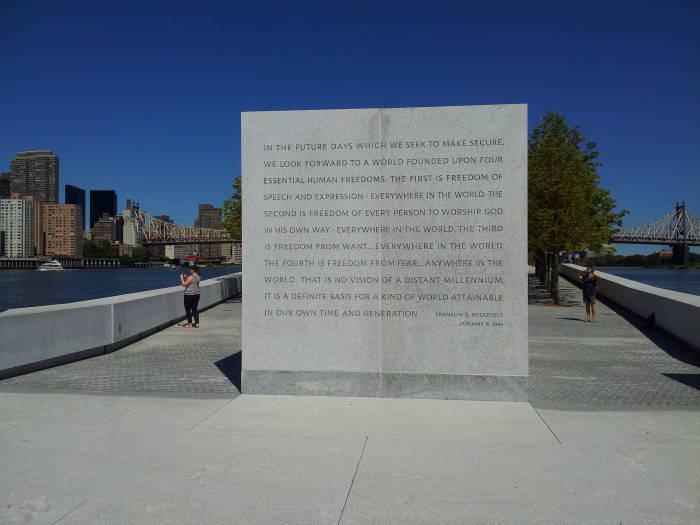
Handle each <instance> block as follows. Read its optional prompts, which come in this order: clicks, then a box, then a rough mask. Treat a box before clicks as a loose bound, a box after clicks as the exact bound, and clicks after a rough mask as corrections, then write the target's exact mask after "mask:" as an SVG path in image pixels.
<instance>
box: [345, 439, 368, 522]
mask: <svg viewBox="0 0 700 525" xmlns="http://www.w3.org/2000/svg"><path fill="white" fill-rule="evenodd" d="M367 440H369V436H365V443H364V445H362V452H360V459H358V460H357V465H355V473H354V474H353V475H352V480H351V481H350V486H349V487H348V493H347V494H346V495H345V502H344V503H343V508H342V509H340V516H338V525H340V521H341V520H342V519H343V513H344V512H345V506H346V505H347V504H348V499H350V492H352V486H353V485H354V484H355V478H356V477H357V471H358V470H360V463H362V458H363V456H364V455H365V448H367Z"/></svg>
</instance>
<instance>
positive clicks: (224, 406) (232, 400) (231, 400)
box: [188, 397, 238, 432]
mask: <svg viewBox="0 0 700 525" xmlns="http://www.w3.org/2000/svg"><path fill="white" fill-rule="evenodd" d="M236 399H238V398H237V397H234V398H233V399H229V400H228V401H227V402H226V403H224V404H223V405H222V406H220V407H219V408H217V409H216V410H214V412H212V413H211V414H209V415H208V416H207V417H205V418H204V419H202V420H201V421H200V422H199V423H197V424H196V425H195V426H193V427H192V428H191V429H189V430H188V432H192V431H193V430H194V429H195V428H197V427H198V426H199V425H201V424H202V423H204V422H205V421H206V420H207V419H209V418H210V417H211V416H213V415H214V414H216V413H217V412H219V410H223V409H224V408H226V407H227V406H229V405H230V404H231V403H232V402H234V401H235V400H236Z"/></svg>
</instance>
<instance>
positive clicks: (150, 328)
mask: <svg viewBox="0 0 700 525" xmlns="http://www.w3.org/2000/svg"><path fill="white" fill-rule="evenodd" d="M241 280H242V274H241V273H240V272H239V273H234V274H229V275H224V276H221V277H216V278H214V279H207V280H205V281H202V282H201V283H200V290H201V292H200V293H201V298H200V302H199V309H200V310H204V309H206V308H209V307H211V306H214V305H216V304H218V303H220V302H221V301H224V300H226V299H229V298H231V297H234V296H236V295H238V294H240V291H241ZM182 295H183V291H182V287H180V286H171V287H168V288H160V289H157V290H148V291H145V292H137V293H130V294H124V295H116V296H113V297H104V298H102V299H92V300H89V301H79V302H75V303H67V304H56V305H49V306H33V307H29V308H16V309H12V310H6V311H5V312H2V313H0V334H2V335H1V336H0V378H4V377H10V376H13V375H18V374H23V373H27V372H31V371H35V370H40V369H42V368H47V367H50V366H55V365H57V364H62V363H66V362H70V361H74V360H76V359H82V358H85V357H90V356H93V355H98V354H103V353H107V352H111V351H114V350H117V349H118V348H121V347H123V346H126V345H127V344H129V343H131V342H133V341H136V340H138V339H141V338H143V337H146V336H147V335H150V334H152V333H154V332H157V331H158V330H161V329H163V328H165V327H167V326H170V325H172V324H174V323H176V322H179V321H181V320H182V319H184V308H183V304H182Z"/></svg>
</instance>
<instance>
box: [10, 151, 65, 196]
mask: <svg viewBox="0 0 700 525" xmlns="http://www.w3.org/2000/svg"><path fill="white" fill-rule="evenodd" d="M10 172H11V174H12V175H11V177H10V193H18V194H19V196H20V197H28V196H33V197H34V201H35V202H48V203H50V204H56V203H58V156H57V155H54V153H53V151H51V150H41V151H23V152H20V153H18V154H17V156H16V157H13V158H12V159H10Z"/></svg>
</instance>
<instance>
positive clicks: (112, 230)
mask: <svg viewBox="0 0 700 525" xmlns="http://www.w3.org/2000/svg"><path fill="white" fill-rule="evenodd" d="M116 239H117V223H116V221H115V219H114V217H110V216H109V215H108V214H106V213H103V214H102V217H100V218H99V219H98V220H97V221H95V227H94V228H93V230H92V240H93V241H97V240H105V241H109V242H111V243H113V242H114V241H115V240H116Z"/></svg>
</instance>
